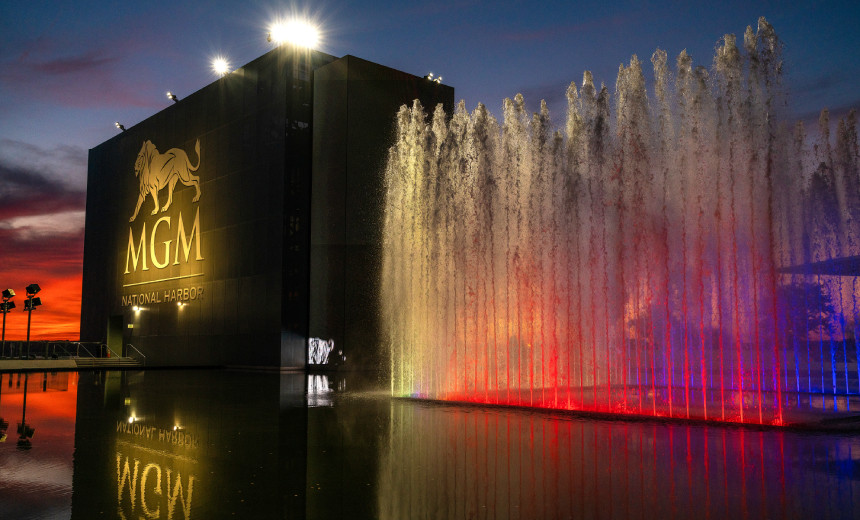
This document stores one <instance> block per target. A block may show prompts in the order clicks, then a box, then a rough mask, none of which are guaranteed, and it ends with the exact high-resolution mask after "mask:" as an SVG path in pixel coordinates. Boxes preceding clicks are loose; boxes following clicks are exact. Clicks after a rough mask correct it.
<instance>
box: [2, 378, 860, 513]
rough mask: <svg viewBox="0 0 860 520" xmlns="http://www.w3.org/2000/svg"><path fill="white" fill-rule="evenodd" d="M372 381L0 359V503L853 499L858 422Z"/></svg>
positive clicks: (83, 506) (595, 508)
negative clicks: (740, 422)
mask: <svg viewBox="0 0 860 520" xmlns="http://www.w3.org/2000/svg"><path fill="white" fill-rule="evenodd" d="M374 387H375V385H366V384H365V385H362V384H361V383H359V382H358V381H357V380H356V379H355V378H354V377H353V376H331V375H329V376H325V375H306V374H270V373H249V372H234V371H217V370H160V371H156V370H150V371H109V372H82V373H80V374H78V373H73V372H58V373H29V374H8V373H6V374H2V375H0V417H2V421H3V423H4V425H5V423H7V422H8V426H7V427H6V428H4V429H3V433H0V438H3V440H4V442H2V443H0V518H3V519H5V518H15V519H28V518H33V519H35V518H39V519H41V518H81V519H90V518H125V519H132V518H133V519H138V518H144V519H146V518H152V519H190V518H198V519H211V518H391V519H400V518H696V519H697V520H702V519H705V518H856V517H858V514H860V434H858V433H854V432H850V431H849V432H826V433H824V432H811V431H810V432H804V431H790V430H778V429H756V428H748V427H737V426H716V425H700V424H683V423H666V422H659V421H656V420H647V421H620V420H619V421H611V420H603V419H595V418H591V417H577V416H572V415H569V414H564V413H546V412H538V411H533V410H532V411H529V410H522V409H514V408H501V407H497V408H493V407H479V406H457V405H452V404H435V403H428V402H421V401H413V400H404V399H391V398H389V397H388V394H387V392H386V391H381V390H375V389H374ZM22 422H23V423H24V424H25V425H26V426H27V427H28V428H22V429H21V431H22V432H23V434H24V435H23V437H24V438H23V439H21V437H22V435H21V434H20V433H19V431H18V428H19V424H20V423H22ZM27 434H30V436H29V437H28V435H27ZM4 435H5V437H4Z"/></svg>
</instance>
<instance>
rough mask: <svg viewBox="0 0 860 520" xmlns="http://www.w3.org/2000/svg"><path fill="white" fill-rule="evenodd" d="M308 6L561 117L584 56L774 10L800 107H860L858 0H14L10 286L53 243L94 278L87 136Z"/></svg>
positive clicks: (661, 42)
mask: <svg viewBox="0 0 860 520" xmlns="http://www.w3.org/2000/svg"><path fill="white" fill-rule="evenodd" d="M293 13H298V14H304V15H307V16H309V17H310V18H313V19H315V20H316V21H317V22H318V23H319V24H320V26H321V27H322V28H323V31H324V40H323V42H322V43H321V45H320V47H319V48H320V50H322V51H324V52H327V53H329V54H333V55H336V56H342V55H345V54H352V55H355V56H359V57H361V58H365V59H368V60H371V61H375V62H378V63H381V64H384V65H388V66H391V67H394V68H397V69H401V70H404V71H406V72H410V73H413V74H417V75H424V74H426V73H427V72H430V71H432V72H434V73H436V74H441V75H443V76H444V82H445V83H447V84H449V85H452V86H454V87H455V89H456V97H457V99H464V100H465V101H466V106H467V107H468V108H469V109H472V108H474V107H475V105H476V104H477V103H478V102H479V101H480V102H483V103H485V104H486V105H487V106H488V107H489V108H490V110H492V111H493V112H495V113H496V114H498V113H499V112H500V107H501V104H502V100H503V99H504V98H505V97H511V96H513V95H515V94H516V93H518V92H520V93H522V94H524V95H525V97H526V101H527V104H528V105H529V106H530V107H531V108H533V109H534V108H536V107H537V106H538V103H539V102H540V99H542V98H545V99H546V100H547V101H548V103H549V105H550V109H551V111H552V115H553V117H554V118H555V120H556V121H558V122H561V121H563V118H564V104H563V100H564V94H565V89H566V87H567V85H568V84H569V83H570V82H571V81H577V82H579V81H581V79H582V72H583V71H584V70H591V71H593V73H594V76H595V80H596V81H597V82H601V81H602V82H605V83H606V84H607V85H608V86H609V87H610V89H612V88H613V87H614V82H615V74H616V72H617V70H618V66H619V64H620V63H622V62H624V63H627V62H628V61H629V59H630V56H631V55H632V54H637V55H638V56H639V57H640V59H642V61H643V62H645V63H646V64H647V63H648V60H649V59H650V57H651V54H652V53H653V52H654V50H655V49H656V48H657V47H660V48H662V49H665V50H666V51H667V52H668V53H669V56H670V57H674V56H677V54H678V53H679V52H680V51H681V50H683V49H687V51H688V52H689V53H690V54H691V55H692V56H693V59H694V61H695V64H701V65H705V66H710V64H711V62H712V59H713V53H714V48H715V46H716V44H717V41H718V40H719V39H720V38H721V37H722V36H723V35H724V34H725V33H736V34H738V36H739V37H740V36H741V35H742V34H743V31H744V29H745V28H746V26H747V25H753V27H755V25H756V21H757V19H758V17H759V16H762V15H763V16H765V17H766V18H767V19H768V21H769V22H770V23H771V24H773V26H774V27H775V29H776V31H777V34H778V35H779V36H780V38H781V39H782V41H783V43H784V44H785V51H784V59H785V62H786V77H785V79H786V81H785V85H786V87H787V88H788V90H789V92H790V100H791V105H790V111H791V112H792V113H793V114H795V115H796V116H797V117H803V118H810V117H811V114H815V113H817V112H818V111H819V110H820V109H821V108H823V107H829V108H830V109H831V110H833V111H834V112H835V113H836V115H840V114H842V113H844V112H845V111H846V110H847V108H849V107H860V59H858V56H857V53H858V50H860V7H858V2H857V1H856V0H855V1H853V2H841V1H839V2H837V1H832V2H791V3H789V2H748V1H722V2H708V3H706V4H698V3H695V2H603V1H599V2H591V1H579V2H554V1H545V2H533V1H506V0H500V1H495V2H479V1H465V0H464V1H451V2H448V1H436V2H427V3H421V2H393V1H381V0H380V1H334V0H323V1H318V2H304V3H291V2H276V1H255V0H250V1H243V2H239V1H227V0H220V1H212V2H201V1H197V2H182V1H171V2H167V1H160V0H159V1H144V2H124V1H119V2H107V1H101V2H99V1H76V2H42V1H38V0H34V1H31V2H10V1H7V2H3V3H2V4H0V240H2V241H3V243H4V245H5V247H4V248H3V249H4V251H3V252H0V264H2V265H3V266H4V267H3V268H0V275H2V274H3V271H4V270H5V271H6V273H7V276H5V277H2V278H0V285H6V284H10V283H12V282H13V281H14V283H19V280H18V278H21V277H23V278H22V279H28V280H29V278H32V277H33V276H37V275H39V274H40V273H39V271H38V269H47V268H44V267H36V266H34V267H33V268H32V269H31V270H30V271H27V270H26V269H24V268H21V269H22V271H21V273H18V274H16V275H14V276H13V275H11V274H9V273H10V270H9V269H8V268H7V266H9V265H12V264H19V263H22V262H24V258H28V259H30V260H28V261H30V262H32V259H33V258H34V257H35V256H36V255H38V254H40V251H43V250H45V248H50V249H49V250H48V251H47V252H46V253H45V255H46V258H50V259H51V260H52V262H53V263H55V264H56V263H62V264H65V265H66V267H65V268H64V269H66V271H64V272H65V273H66V274H68V276H73V275H74V273H75V272H77V273H78V274H77V276H78V277H79V271H80V249H81V246H80V238H81V237H82V226H83V204H84V197H85V195H84V194H85V185H86V157H87V149H88V148H91V147H93V146H96V145H97V144H99V143H101V142H103V141H104V140H106V139H108V138H109V137H111V136H112V135H114V134H115V133H116V131H117V130H116V128H114V126H113V123H114V121H121V122H122V123H123V124H125V125H126V126H131V125H133V124H135V123H137V122H139V121H141V120H143V119H145V118H146V117H148V116H150V115H152V114H153V113H155V112H157V111H159V110H161V109H162V108H164V107H166V106H167V105H168V104H169V103H170V101H169V100H168V99H167V98H166V96H165V92H166V91H167V90H170V91H173V92H175V93H176V94H177V95H178V96H179V97H180V98H181V97H184V96H186V95H188V94H190V93H191V92H194V91H196V90H198V89H200V88H201V87H203V86H204V85H206V84H208V83H210V82H211V81H213V80H214V79H215V76H214V74H213V73H212V72H211V70H210V65H209V60H210V58H211V57H212V56H214V55H216V54H223V55H225V56H226V57H228V58H229V59H230V62H231V65H232V67H233V68H236V67H239V66H241V65H243V64H244V63H247V62H248V61H250V60H252V59H253V58H255V57H257V56H259V55H261V54H263V53H264V52H266V51H267V50H269V49H270V48H271V45H270V44H268V43H267V42H266V38H265V36H266V32H267V26H268V24H269V23H270V21H271V20H273V19H274V18H276V17H279V16H280V17H289V16H290V15H291V14H293ZM739 39H740V38H739ZM647 76H649V77H650V74H648V75H647ZM11 250H18V251H23V250H27V251H29V252H31V253H28V255H29V256H27V257H18V256H15V254H13V253H10V251H11ZM32 252H35V253H32ZM70 259H77V260H76V262H77V263H75V262H74V261H71V260H70ZM40 264H41V262H40ZM76 269H77V271H75V270H76ZM16 273H17V271H16ZM31 273H32V274H31ZM63 276H66V275H65V274H64V275H63ZM28 277H29V278H28ZM4 279H7V280H8V281H3V280H4ZM78 279H79V278H78ZM70 280H71V278H70ZM26 283H30V282H29V281H27V282H26ZM26 283H25V285H26ZM69 283H71V284H73V282H69Z"/></svg>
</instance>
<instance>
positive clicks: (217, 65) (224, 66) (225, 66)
mask: <svg viewBox="0 0 860 520" xmlns="http://www.w3.org/2000/svg"><path fill="white" fill-rule="evenodd" d="M212 70H213V71H214V72H215V74H218V75H219V76H222V77H223V76H226V75H227V74H228V73H229V72H230V62H228V61H227V58H225V57H223V56H216V57H214V58H212Z"/></svg>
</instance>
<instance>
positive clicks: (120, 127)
mask: <svg viewBox="0 0 860 520" xmlns="http://www.w3.org/2000/svg"><path fill="white" fill-rule="evenodd" d="M114 125H116V127H117V128H119V129H120V130H121V131H123V132H125V127H124V126H122V125H121V124H120V122H119V121H117V122H116V123H114Z"/></svg>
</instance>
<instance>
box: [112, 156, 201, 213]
mask: <svg viewBox="0 0 860 520" xmlns="http://www.w3.org/2000/svg"><path fill="white" fill-rule="evenodd" d="M194 153H196V154H197V164H196V165H193V166H192V164H191V161H189V160H188V155H187V154H186V153H185V152H184V151H183V150H180V149H179V148H171V149H170V150H167V152H165V153H158V149H156V148H155V145H154V144H152V141H150V140H146V141H144V142H143V146H142V147H141V148H140V153H138V154H137V161H135V163H134V175H135V176H136V177H137V178H138V179H139V180H140V195H138V197H137V206H135V208H134V215H132V216H131V218H130V219H128V221H129V222H134V219H135V218H137V212H138V211H140V206H141V204H143V201H144V199H146V196H147V194H148V195H151V196H152V202H153V204H154V205H155V207H154V208H152V214H153V215H155V214H157V213H158V192H159V191H160V190H161V189H162V188H164V187H165V186H166V187H167V188H168V190H167V202H165V203H164V206H163V207H162V208H161V211H166V210H167V208H169V207H170V204H171V203H172V202H173V189H174V188H175V187H176V182H177V181H182V184H184V185H185V186H194V189H196V190H197V194H196V195H195V196H194V198H193V199H191V201H192V202H197V200H198V199H200V177H198V176H197V175H192V173H191V172H196V171H197V168H199V167H200V139H198V140H197V142H196V143H195V144H194Z"/></svg>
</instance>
